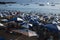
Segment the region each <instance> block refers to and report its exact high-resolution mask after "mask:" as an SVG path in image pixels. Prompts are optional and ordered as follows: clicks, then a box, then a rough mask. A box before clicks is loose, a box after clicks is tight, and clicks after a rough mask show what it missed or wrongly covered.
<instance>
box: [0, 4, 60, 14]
mask: <svg viewBox="0 0 60 40" xmlns="http://www.w3.org/2000/svg"><path fill="white" fill-rule="evenodd" d="M0 10H18V11H23V12H31V11H33V12H40V13H55V14H56V13H57V14H58V13H60V5H56V6H39V5H38V4H30V5H20V4H6V5H1V4H0Z"/></svg>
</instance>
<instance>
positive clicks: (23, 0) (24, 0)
mask: <svg viewBox="0 0 60 40" xmlns="http://www.w3.org/2000/svg"><path fill="white" fill-rule="evenodd" d="M0 1H1V2H2V1H8V2H17V3H32V2H55V3H59V2H60V0H53V1H52V0H32V1H31V0H0Z"/></svg>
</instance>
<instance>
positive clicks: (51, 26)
mask: <svg viewBox="0 0 60 40" xmlns="http://www.w3.org/2000/svg"><path fill="white" fill-rule="evenodd" d="M44 27H45V28H47V29H48V30H50V31H51V32H58V28H57V25H56V24H46V25H45V26H44Z"/></svg>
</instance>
